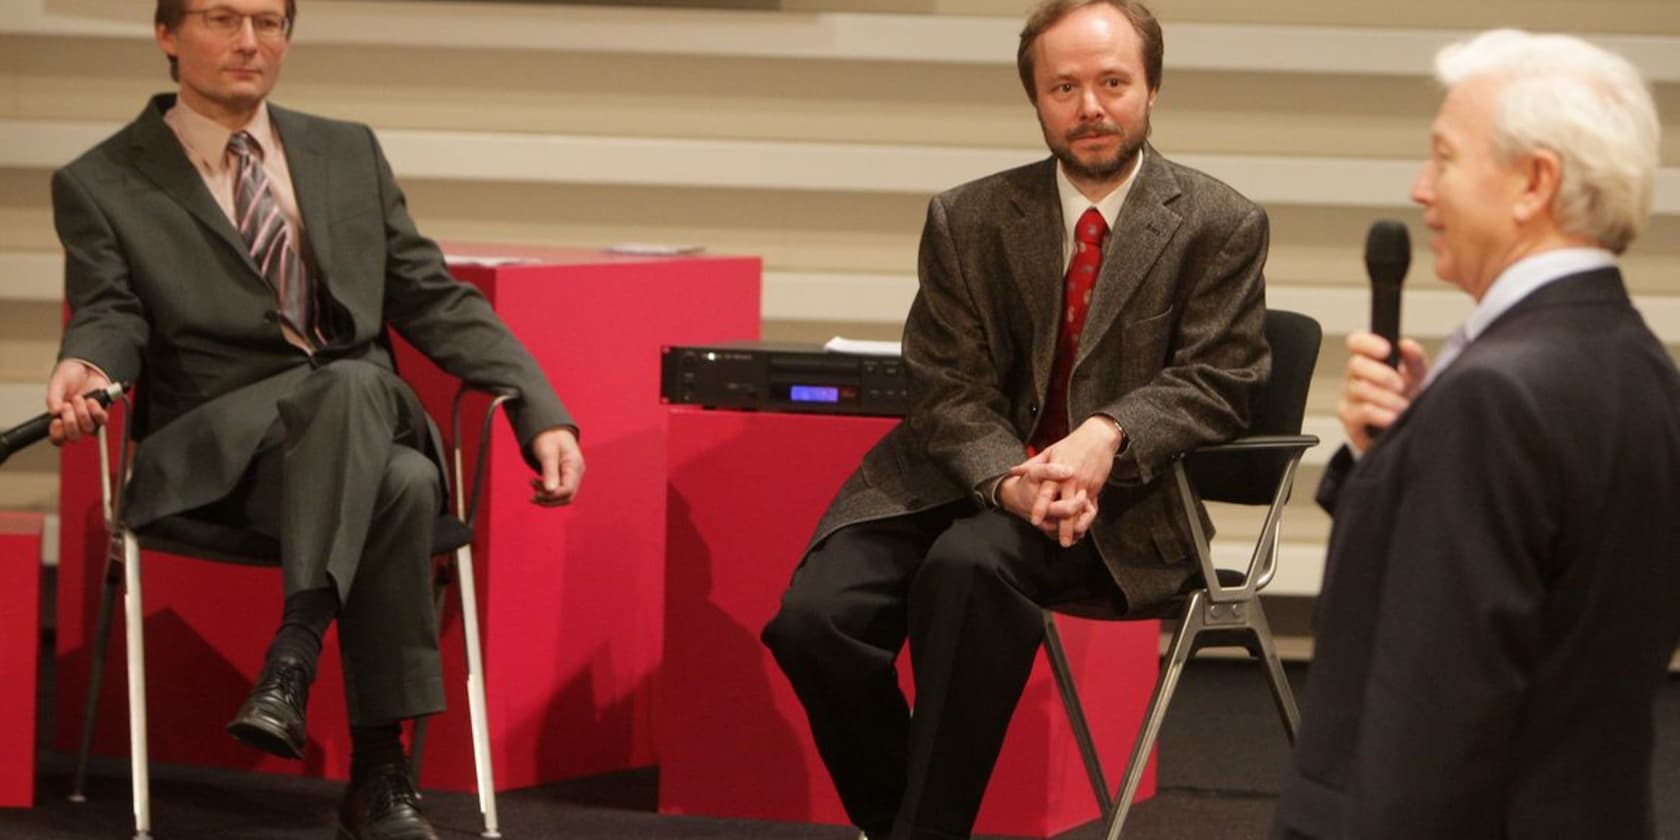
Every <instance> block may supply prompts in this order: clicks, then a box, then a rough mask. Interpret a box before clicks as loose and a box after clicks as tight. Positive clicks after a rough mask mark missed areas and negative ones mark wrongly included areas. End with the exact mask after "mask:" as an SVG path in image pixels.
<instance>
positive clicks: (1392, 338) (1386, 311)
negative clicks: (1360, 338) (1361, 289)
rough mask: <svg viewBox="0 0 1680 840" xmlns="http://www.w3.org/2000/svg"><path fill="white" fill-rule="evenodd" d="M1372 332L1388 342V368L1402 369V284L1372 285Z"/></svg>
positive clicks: (1374, 283)
mask: <svg viewBox="0 0 1680 840" xmlns="http://www.w3.org/2000/svg"><path fill="white" fill-rule="evenodd" d="M1371 332H1374V333H1376V334H1377V335H1380V336H1382V337H1383V338H1385V339H1387V340H1388V366H1389V367H1391V368H1395V369H1399V367H1400V284H1399V283H1392V284H1391V283H1376V282H1373V283H1372V284H1371Z"/></svg>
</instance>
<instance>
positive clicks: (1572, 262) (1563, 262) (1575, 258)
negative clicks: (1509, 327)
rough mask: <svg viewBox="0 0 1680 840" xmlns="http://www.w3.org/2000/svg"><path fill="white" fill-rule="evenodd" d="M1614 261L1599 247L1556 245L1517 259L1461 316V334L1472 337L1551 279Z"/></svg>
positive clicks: (1592, 268) (1598, 267)
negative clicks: (1561, 246) (1555, 247)
mask: <svg viewBox="0 0 1680 840" xmlns="http://www.w3.org/2000/svg"><path fill="white" fill-rule="evenodd" d="M1615 265H1616V255H1615V254H1612V253H1610V252H1609V251H1607V250H1605V249H1603V248H1560V249H1558V250H1555V251H1546V252H1543V253H1539V254H1535V255H1534V256H1531V257H1524V258H1523V259H1520V260H1517V261H1516V262H1514V263H1512V264H1511V265H1509V266H1507V267H1506V268H1505V270H1504V271H1502V272H1500V273H1499V276H1498V277H1496V278H1494V281H1493V285H1491V286H1489V287H1488V290H1487V293H1486V294H1484V295H1482V300H1481V302H1480V303H1477V304H1476V308H1475V309H1472V310H1471V311H1470V316H1469V317H1467V318H1465V319H1464V334H1465V338H1466V339H1467V340H1474V339H1475V338H1476V336H1478V335H1481V333H1482V331H1483V330H1485V329H1487V328H1488V326H1489V325H1490V324H1492V323H1493V322H1494V321H1495V320H1497V319H1498V318H1499V316H1501V315H1503V314H1505V313H1506V312H1507V311H1508V310H1510V308H1511V307H1513V306H1516V305H1517V304H1518V303H1520V302H1521V301H1522V299H1523V298H1526V297H1528V296H1529V295H1531V294H1533V293H1534V292H1536V291H1537V290H1539V289H1540V288H1541V287H1543V286H1546V285H1548V284H1550V283H1552V282H1553V281H1556V280H1559V279H1562V278H1564V277H1568V276H1569V275H1571V274H1580V273H1581V272H1584V271H1595V270H1597V269H1601V268H1614V267H1615Z"/></svg>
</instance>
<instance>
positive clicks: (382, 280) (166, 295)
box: [52, 95, 571, 525]
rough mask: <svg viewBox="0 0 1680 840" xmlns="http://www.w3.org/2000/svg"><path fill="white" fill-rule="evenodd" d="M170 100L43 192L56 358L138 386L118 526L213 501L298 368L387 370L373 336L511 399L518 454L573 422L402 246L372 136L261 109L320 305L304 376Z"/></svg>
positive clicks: (526, 362)
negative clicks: (57, 249)
mask: <svg viewBox="0 0 1680 840" xmlns="http://www.w3.org/2000/svg"><path fill="white" fill-rule="evenodd" d="M174 98H175V97H174V96H173V95H162V96H158V97H155V98H154V99H153V100H152V101H151V102H150V103H148V104H147V106H146V108H145V109H144V110H143V111H142V112H141V113H140V116H139V117H138V118H137V119H135V120H134V122H132V123H130V124H129V125H128V126H126V127H124V128H123V129H122V130H121V131H118V132H117V133H116V134H114V135H112V136H111V137H110V138H109V139H107V140H105V141H104V142H102V143H100V144H99V145H98V146H96V147H94V148H93V149H91V150H89V151H88V152H87V153H86V154H83V155H82V156H81V157H79V158H77V159H76V160H75V161H73V162H72V163H70V164H69V165H68V166H66V167H64V168H63V169H61V170H59V171H58V172H56V173H54V175H53V181H52V194H53V217H54V223H55V224H56V226H57V229H58V235H59V239H60V240H61V241H62V242H63V244H64V251H65V296H66V299H67V300H68V302H69V304H70V307H71V312H72V314H71V318H70V323H69V324H68V326H67V327H66V328H65V332H64V339H63V343H62V345H61V349H60V357H61V358H79V359H85V360H87V361H90V362H92V363H94V364H96V365H99V366H100V367H101V368H102V369H104V370H105V371H106V373H108V374H109V375H110V376H111V377H112V378H113V379H115V380H119V381H134V380H136V379H139V378H140V377H141V376H142V374H144V380H145V381H144V383H143V385H142V386H141V387H142V398H141V399H142V405H143V406H144V409H145V410H144V411H143V412H141V413H142V414H143V416H141V417H139V418H137V421H138V428H137V433H139V434H142V435H144V437H145V445H144V446H141V447H140V448H139V450H138V454H137V456H136V460H135V463H134V473H133V479H132V481H131V483H130V485H129V489H130V502H129V507H128V510H127V519H128V521H129V522H130V524H132V525H143V524H145V523H146V522H149V521H152V520H154V519H156V518H158V517H161V516H166V515H169V514H172V513H177V512H180V511H184V510H188V509H191V508H194V507H198V506H200V505H204V504H208V503H209V502H212V501H215V500H217V499H219V498H221V497H222V496H224V495H226V494H227V492H228V491H229V490H231V489H232V488H233V486H234V484H235V482H237V480H238V479H239V477H240V475H241V474H242V473H243V471H244V470H245V468H246V465H247V464H248V463H249V462H250V460H251V456H252V455H253V453H254V452H255V450H256V448H257V445H258V443H259V442H260V441H261V439H262V436H263V435H264V433H265V432H266V431H267V430H268V428H269V425H270V424H271V423H272V422H273V421H274V418H275V416H276V412H275V403H276V401H277V400H279V399H280V398H281V397H284V396H285V395H286V394H288V393H290V392H291V391H292V389H293V388H294V387H296V385H297V383H298V382H300V381H301V380H302V379H303V378H304V377H305V376H306V375H307V374H308V373H309V371H310V370H312V369H313V368H312V364H322V363H330V362H331V361H332V360H335V359H350V358H353V359H361V360H364V361H367V362H370V363H373V364H376V365H379V366H381V367H385V368H392V366H393V363H392V359H391V356H390V352H389V349H388V347H387V346H386V343H385V341H384V335H385V333H384V330H385V329H386V326H387V325H389V326H390V327H391V328H393V329H395V330H396V331H397V333H399V334H400V335H402V336H403V338H405V339H407V340H408V341H409V342H411V343H412V344H413V345H414V346H415V347H417V348H419V349H420V350H421V351H422V352H424V353H425V354H426V355H427V356H429V357H431V358H432V359H433V360H434V361H436V362H437V363H438V364H439V365H440V366H441V367H443V368H444V369H445V370H447V371H449V372H450V373H452V374H454V375H455V376H458V377H460V378H462V379H464V380H466V381H469V382H473V383H475V384H480V385H494V386H508V387H515V388H518V389H519V390H520V391H521V392H522V393H523V395H524V396H523V399H522V400H521V401H520V402H519V403H518V404H516V405H514V406H513V407H512V408H510V410H509V413H508V416H509V419H510V420H511V422H512V423H513V426H514V429H515V433H516V434H517V435H518V437H519V439H520V441H521V443H522V444H528V443H529V441H530V440H531V438H532V437H534V436H535V435H536V433H537V432H539V431H541V430H543V429H545V428H550V427H553V426H559V425H570V424H571V419H570V417H569V415H568V414H567V412H566V409H565V407H564V406H563V405H561V403H560V400H559V398H558V397H556V396H555V394H554V391H553V389H552V388H551V387H549V385H548V382H547V380H546V379H545V378H544V377H543V375H542V372H541V370H540V369H539V368H538V367H537V364H536V362H535V361H534V360H533V359H532V358H531V356H530V354H529V353H527V352H526V351H525V349H524V348H523V347H522V346H521V345H520V344H519V342H518V340H517V339H515V338H514V337H513V336H512V334H510V333H509V332H508V331H507V328H506V327H505V326H504V325H503V324H502V322H501V320H500V319H499V318H497V317H496V315H495V313H494V312H493V311H492V310H491V309H490V306H489V304H488V303H487V302H486V301H485V300H484V297H483V296H482V295H480V294H479V293H478V291H477V290H475V289H473V288H472V287H470V286H467V285H464V284H461V283H458V282H456V281H455V280H454V279H453V278H451V277H450V276H449V274H448V272H447V270H446V268H445V266H444V263H443V255H442V253H441V252H440V251H439V250H438V248H437V246H436V245H434V244H433V243H432V242H431V241H430V240H427V239H425V238H424V237H422V236H420V234H419V233H418V232H417V231H416V230H415V227H414V222H413V221H412V220H411V219H410V218H409V215H408V210H407V206H406V202H405V199H404V198H403V193H402V190H401V189H399V188H398V187H397V184H396V181H395V179H394V178H393V177H392V175H391V168H390V166H389V165H388V164H387V163H386V161H385V157H384V154H383V153H382V152H381V151H380V149H379V144H378V141H376V140H375V139H374V136H373V132H372V131H370V130H369V129H368V128H367V127H366V126H363V125H357V124H353V123H346V122H339V121H335V120H327V119H323V118H320V117H313V116H309V115H306V114H300V113H297V112H294V111H288V110H286V109H283V108H280V107H277V106H272V105H271V106H270V117H271V119H272V122H273V125H274V129H275V131H277V132H278V133H279V134H280V136H281V137H282V139H283V140H284V142H285V144H286V154H287V162H288V164H289V166H290V168H291V172H292V185H293V187H294V189H295V191H296V194H297V201H298V209H299V211H300V213H301V214H302V216H303V224H304V227H305V233H306V240H307V241H306V242H305V243H303V244H304V250H305V254H304V258H305V259H306V260H307V261H308V262H309V264H310V265H311V267H312V270H313V272H314V274H313V276H314V277H315V278H316V280H317V282H319V283H321V284H323V286H324V288H325V290H326V292H327V293H328V296H329V297H330V301H329V303H328V304H327V305H326V306H325V307H324V309H325V312H324V314H323V318H324V324H325V327H326V330H327V332H328V335H329V339H330V341H329V345H328V346H327V347H325V348H323V349H322V350H320V351H319V352H318V353H317V358H316V359H315V360H314V362H313V363H312V362H311V360H310V359H309V358H308V357H307V356H306V355H305V354H304V353H303V352H302V351H301V350H298V349H297V348H295V347H293V346H292V345H291V344H289V343H287V342H286V340H285V338H284V336H283V335H282V333H281V327H280V323H279V320H278V317H277V315H276V313H275V304H276V299H275V291H274V289H273V287H272V286H271V285H270V284H269V282H268V281H267V280H266V279H264V277H263V276H262V274H261V273H259V272H258V271H257V268H256V266H255V265H253V264H252V262H251V259H250V256H249V255H248V253H247V250H246V247H245V244H244V242H243V241H242V240H241V239H240V237H239V234H238V232H237V231H235V230H234V227H233V224H232V222H230V221H229V220H228V218H227V215H226V214H225V213H223V212H222V210H221V208H220V207H218V206H217V204H216V202H215V200H214V199H213V198H212V197H211V195H210V192H209V190H208V189H207V188H206V187H205V186H204V181H203V179H202V178H201V177H200V176H199V174H198V172H197V170H195V169H194V168H193V166H192V163H191V162H190V161H189V160H188V158H187V156H186V153H185V152H184V151H183V150H182V148H181V144H180V141H179V140H178V139H177V138H176V137H175V134H174V132H173V131H171V130H170V128H169V126H168V125H167V124H166V123H165V122H164V121H163V114H164V112H165V111H166V110H168V108H169V107H170V106H171V105H172V104H173V102H174Z"/></svg>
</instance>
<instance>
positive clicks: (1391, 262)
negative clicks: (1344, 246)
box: [1365, 219, 1412, 283]
mask: <svg viewBox="0 0 1680 840" xmlns="http://www.w3.org/2000/svg"><path fill="white" fill-rule="evenodd" d="M1411 264H1412V237H1411V235H1410V234H1409V233H1407V232H1406V226H1405V224H1403V223H1401V222H1397V221H1394V220H1393V219H1379V220H1377V221H1375V222H1372V223H1371V230H1370V232H1369V233H1367V234H1366V235H1365V270H1366V271H1368V272H1370V274H1371V279H1372V280H1373V281H1376V282H1383V283H1398V282H1400V281H1401V280H1403V279H1405V277H1406V270H1407V269H1408V268H1410V267H1411Z"/></svg>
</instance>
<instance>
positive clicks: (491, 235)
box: [405, 181, 927, 273]
mask: <svg viewBox="0 0 1680 840" xmlns="http://www.w3.org/2000/svg"><path fill="white" fill-rule="evenodd" d="M405 189H406V190H407V192H408V196H409V206H410V208H411V210H412V212H413V213H414V216H415V218H416V219H417V220H418V221H419V224H420V227H421V230H422V231H424V232H425V233H426V234H427V235H429V236H432V237H434V238H437V239H442V240H451V239H459V240H479V241H504V242H532V243H540V244H553V245H568V246H578V247H598V246H602V245H608V244H611V243H613V242H620V241H625V240H652V241H656V242H670V243H690V244H697V245H703V246H705V247H706V248H707V250H709V251H712V252H714V253H737V254H753V255H758V256H762V257H763V258H764V260H765V266H766V268H767V269H769V270H776V269H785V268H799V269H804V270H823V271H854V272H883V273H913V272H914V271H915V256H916V240H917V237H918V236H919V234H920V231H921V226H922V220H923V218H924V217H925V213H926V207H927V199H926V198H920V197H915V196H893V195H852V194H830V193H789V192H768V191H756V190H688V189H665V190H661V189H652V188H636V187H626V188H606V187H578V186H568V185H541V184H483V183H478V184H473V183H467V184H462V183H441V182H435V181H410V182H408V183H407V184H406V186H405Z"/></svg>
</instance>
